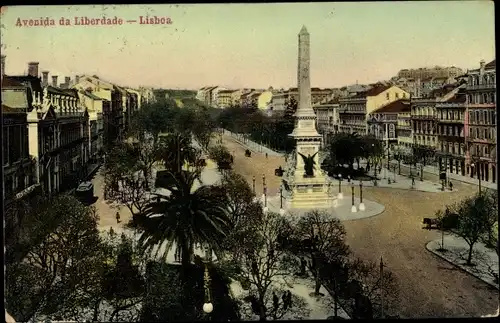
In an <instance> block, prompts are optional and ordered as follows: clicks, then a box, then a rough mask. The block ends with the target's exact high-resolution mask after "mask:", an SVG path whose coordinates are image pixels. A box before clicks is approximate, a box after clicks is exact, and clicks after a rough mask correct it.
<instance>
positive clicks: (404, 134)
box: [396, 104, 413, 148]
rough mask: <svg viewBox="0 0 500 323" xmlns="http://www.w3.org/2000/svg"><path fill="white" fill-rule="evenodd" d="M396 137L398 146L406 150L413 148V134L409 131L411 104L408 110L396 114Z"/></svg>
mask: <svg viewBox="0 0 500 323" xmlns="http://www.w3.org/2000/svg"><path fill="white" fill-rule="evenodd" d="M396 137H397V138H398V146H402V147H408V148H410V147H412V146H413V132H412V130H411V104H410V109H408V110H404V111H400V112H398V122H397V125H396Z"/></svg>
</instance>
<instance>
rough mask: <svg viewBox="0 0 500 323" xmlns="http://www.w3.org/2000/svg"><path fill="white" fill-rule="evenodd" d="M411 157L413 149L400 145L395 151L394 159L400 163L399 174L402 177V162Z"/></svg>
mask: <svg viewBox="0 0 500 323" xmlns="http://www.w3.org/2000/svg"><path fill="white" fill-rule="evenodd" d="M410 155H411V149H410V148H407V147H405V146H402V145H398V146H396V147H395V148H394V149H393V156H394V159H396V160H397V161H398V173H399V175H401V162H402V161H405V160H407V159H408V157H409V156H410Z"/></svg>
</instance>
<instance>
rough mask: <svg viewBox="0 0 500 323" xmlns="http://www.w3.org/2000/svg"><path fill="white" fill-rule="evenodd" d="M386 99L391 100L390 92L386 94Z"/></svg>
mask: <svg viewBox="0 0 500 323" xmlns="http://www.w3.org/2000/svg"><path fill="white" fill-rule="evenodd" d="M385 98H386V99H387V100H389V99H390V98H391V96H390V93H389V92H387V93H386V94H385Z"/></svg>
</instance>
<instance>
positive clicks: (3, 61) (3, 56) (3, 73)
mask: <svg viewBox="0 0 500 323" xmlns="http://www.w3.org/2000/svg"><path fill="white" fill-rule="evenodd" d="M6 57H7V56H5V55H2V76H4V75H5V58H6Z"/></svg>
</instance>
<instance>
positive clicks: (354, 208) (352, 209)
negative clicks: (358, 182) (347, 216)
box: [351, 182, 358, 213]
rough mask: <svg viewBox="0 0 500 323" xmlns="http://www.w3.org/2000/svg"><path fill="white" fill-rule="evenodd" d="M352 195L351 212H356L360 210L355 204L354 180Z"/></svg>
mask: <svg viewBox="0 0 500 323" xmlns="http://www.w3.org/2000/svg"><path fill="white" fill-rule="evenodd" d="M351 196H352V206H351V212H352V213H356V212H357V211H358V210H357V209H356V205H354V182H352V183H351Z"/></svg>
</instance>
